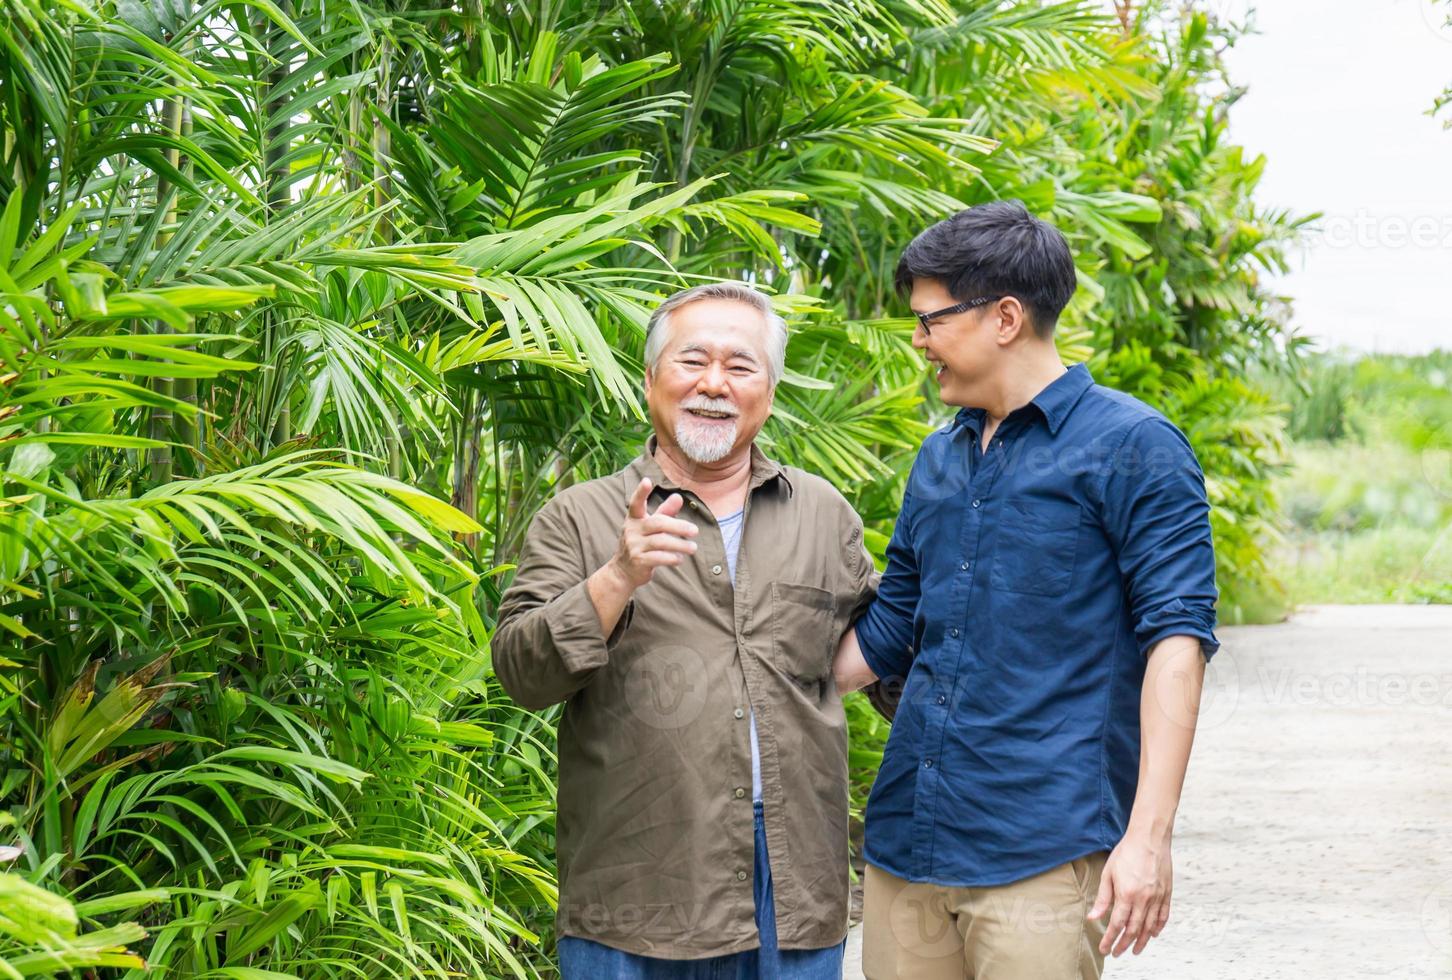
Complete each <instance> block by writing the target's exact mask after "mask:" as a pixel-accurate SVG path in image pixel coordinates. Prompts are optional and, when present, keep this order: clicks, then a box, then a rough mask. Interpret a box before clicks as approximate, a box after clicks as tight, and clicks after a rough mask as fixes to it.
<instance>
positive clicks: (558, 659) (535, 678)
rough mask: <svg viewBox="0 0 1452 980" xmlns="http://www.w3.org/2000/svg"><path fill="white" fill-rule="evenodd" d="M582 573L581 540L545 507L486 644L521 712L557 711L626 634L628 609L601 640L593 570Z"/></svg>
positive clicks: (528, 538) (630, 608)
mask: <svg viewBox="0 0 1452 980" xmlns="http://www.w3.org/2000/svg"><path fill="white" fill-rule="evenodd" d="M584 566H585V563H584V557H583V554H582V548H581V542H580V536H579V534H578V533H577V532H576V531H574V530H573V529H572V528H571V527H570V526H569V522H568V521H567V520H565V519H564V518H562V517H561V515H560V514H559V513H557V510H556V508H554V507H553V506H551V505H548V504H547V505H546V506H545V507H544V508H543V509H541V510H540V512H539V513H538V514H537V515H536V516H535V518H534V521H533V522H532V523H531V524H530V527H529V532H528V534H527V535H526V537H525V544H524V554H523V556H522V557H521V558H520V561H519V568H518V570H517V571H516V572H515V576H514V582H513V583H512V584H511V585H510V587H509V588H508V590H506V591H505V593H504V597H503V599H502V600H501V602H500V605H499V623H498V626H497V627H496V629H495V631H494V636H493V639H492V641H491V654H492V657H493V662H494V672H495V674H496V675H497V676H498V677H499V682H500V684H502V685H503V686H504V690H505V691H506V692H507V693H508V694H509V696H510V697H512V698H513V699H514V700H515V701H517V702H518V703H519V704H521V705H522V706H524V707H526V708H531V709H540V708H545V707H548V706H550V705H552V704H558V703H559V702H561V701H564V700H567V699H568V698H569V697H570V696H571V695H572V694H574V693H575V692H576V691H578V690H579V689H580V688H582V687H584V686H585V684H586V683H588V682H589V680H590V678H591V676H593V675H594V673H595V671H597V670H599V669H600V668H601V667H603V666H605V664H606V663H607V662H608V661H609V659H610V650H611V649H612V648H613V647H614V646H615V644H616V643H617V642H618V641H619V639H620V637H621V636H622V635H624V633H625V631H626V630H627V629H628V628H629V621H630V617H631V613H632V612H633V609H634V603H633V602H632V603H631V604H630V605H627V606H626V609H625V612H624V614H623V615H621V617H620V622H619V623H618V624H616V627H615V629H614V630H613V631H612V632H611V634H610V636H608V637H607V636H605V635H604V630H603V629H602V628H601V626H600V616H599V614H598V613H597V612H596V611H595V604H594V603H593V602H591V601H590V593H589V589H588V586H587V584H586V579H587V578H588V577H589V575H590V573H591V571H593V569H586V568H585V567H584Z"/></svg>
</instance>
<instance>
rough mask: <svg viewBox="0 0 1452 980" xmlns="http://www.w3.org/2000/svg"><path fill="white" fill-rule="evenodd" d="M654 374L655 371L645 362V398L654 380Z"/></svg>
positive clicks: (648, 394)
mask: <svg viewBox="0 0 1452 980" xmlns="http://www.w3.org/2000/svg"><path fill="white" fill-rule="evenodd" d="M654 375H655V371H654V370H653V369H652V368H651V367H650V365H648V364H647V365H646V367H645V397H647V398H649V397H650V385H651V382H652V381H653V380H654Z"/></svg>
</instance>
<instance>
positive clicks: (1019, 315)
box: [983, 296, 1034, 347]
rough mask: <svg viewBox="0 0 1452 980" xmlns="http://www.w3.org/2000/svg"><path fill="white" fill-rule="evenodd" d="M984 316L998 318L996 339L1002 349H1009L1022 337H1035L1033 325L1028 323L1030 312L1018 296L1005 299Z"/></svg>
mask: <svg viewBox="0 0 1452 980" xmlns="http://www.w3.org/2000/svg"><path fill="white" fill-rule="evenodd" d="M983 315H984V316H991V317H997V318H998V326H997V327H995V328H994V339H995V340H997V341H998V345H999V346H1000V347H1007V346H1008V345H1009V344H1012V343H1015V342H1016V341H1017V340H1018V339H1019V338H1020V337H1024V338H1031V337H1033V335H1034V328H1033V325H1032V324H1030V323H1029V321H1028V310H1026V309H1024V306H1023V304H1022V303H1020V302H1019V301H1018V297H1016V296H1005V297H1003V298H1002V299H1000V300H999V301H998V302H997V303H995V304H993V305H992V306H990V307H989V308H988V309H987V310H986V311H984V314H983Z"/></svg>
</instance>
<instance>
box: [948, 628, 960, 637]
mask: <svg viewBox="0 0 1452 980" xmlns="http://www.w3.org/2000/svg"><path fill="white" fill-rule="evenodd" d="M948 635H949V636H957V635H958V627H956V626H954V627H953V628H952V629H950V630H949V631H948Z"/></svg>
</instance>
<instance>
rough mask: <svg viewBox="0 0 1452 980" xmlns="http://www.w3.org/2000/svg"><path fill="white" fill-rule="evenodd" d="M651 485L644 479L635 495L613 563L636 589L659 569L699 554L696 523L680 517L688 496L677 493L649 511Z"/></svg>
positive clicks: (627, 511) (626, 515)
mask: <svg viewBox="0 0 1452 980" xmlns="http://www.w3.org/2000/svg"><path fill="white" fill-rule="evenodd" d="M651 486H652V484H651V482H650V479H649V478H646V479H643V480H641V481H640V483H639V485H637V486H636V488H635V493H633V494H631V497H630V505H629V507H628V508H627V510H626V512H625V524H624V526H622V527H621V529H620V545H619V547H618V548H617V549H616V551H615V557H614V558H612V559H610V562H609V564H610V565H613V566H614V571H615V573H616V574H617V575H619V576H620V578H621V579H622V580H623V581H624V582H625V583H627V584H628V585H629V587H630V589H631V590H632V591H634V590H635V589H638V588H640V587H641V586H642V585H645V584H646V583H647V582H649V581H650V578H651V576H652V575H654V574H655V570H656V569H657V568H660V567H662V566H667V565H679V564H680V563H681V562H683V561H685V560H686V558H687V557H688V556H690V555H694V554H695V553H696V542H695V541H694V540H692V539H693V538H695V536H696V534H697V533H698V531H697V528H696V525H694V524H692V523H691V522H690V521H687V520H682V519H681V518H679V517H677V516H676V514H678V513H680V510H681V507H682V506H684V505H685V500H684V498H682V497H681V495H680V494H678V493H673V494H671V495H670V496H669V497H667V498H666V499H665V502H664V503H663V504H661V505H660V507H659V508H658V509H657V510H656V512H655V513H654V514H648V513H646V509H645V504H646V501H647V500H649V499H650V490H651Z"/></svg>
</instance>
